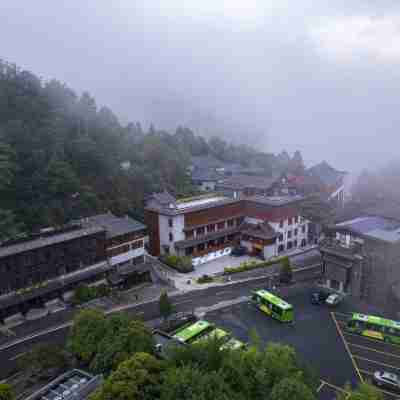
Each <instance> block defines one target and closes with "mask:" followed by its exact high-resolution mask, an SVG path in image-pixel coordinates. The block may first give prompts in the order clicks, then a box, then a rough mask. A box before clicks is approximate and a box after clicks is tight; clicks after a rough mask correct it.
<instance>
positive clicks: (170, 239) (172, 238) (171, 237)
mask: <svg viewBox="0 0 400 400" xmlns="http://www.w3.org/2000/svg"><path fill="white" fill-rule="evenodd" d="M169 241H170V242H173V241H174V235H173V234H172V233H171V232H170V233H169Z"/></svg>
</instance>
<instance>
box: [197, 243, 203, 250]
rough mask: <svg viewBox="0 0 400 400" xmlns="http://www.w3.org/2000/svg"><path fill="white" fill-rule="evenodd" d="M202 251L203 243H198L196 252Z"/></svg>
mask: <svg viewBox="0 0 400 400" xmlns="http://www.w3.org/2000/svg"><path fill="white" fill-rule="evenodd" d="M204 249H205V245H204V243H200V244H199V245H198V246H197V250H198V251H203V250H204Z"/></svg>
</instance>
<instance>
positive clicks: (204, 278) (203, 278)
mask: <svg viewBox="0 0 400 400" xmlns="http://www.w3.org/2000/svg"><path fill="white" fill-rule="evenodd" d="M213 281H214V278H213V277H212V276H210V275H206V274H204V275H202V276H201V277H200V278H198V279H197V283H210V282H213Z"/></svg>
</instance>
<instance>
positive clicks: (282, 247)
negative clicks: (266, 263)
mask: <svg viewBox="0 0 400 400" xmlns="http://www.w3.org/2000/svg"><path fill="white" fill-rule="evenodd" d="M284 250H285V247H284V246H283V244H280V245H279V247H278V253H282V251H284Z"/></svg>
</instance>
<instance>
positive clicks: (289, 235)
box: [287, 231, 292, 239]
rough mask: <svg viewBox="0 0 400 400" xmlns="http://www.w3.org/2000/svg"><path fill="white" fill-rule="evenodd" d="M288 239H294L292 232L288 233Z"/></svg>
mask: <svg viewBox="0 0 400 400" xmlns="http://www.w3.org/2000/svg"><path fill="white" fill-rule="evenodd" d="M287 237H288V239H290V238H291V237H292V231H288V233H287Z"/></svg>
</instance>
